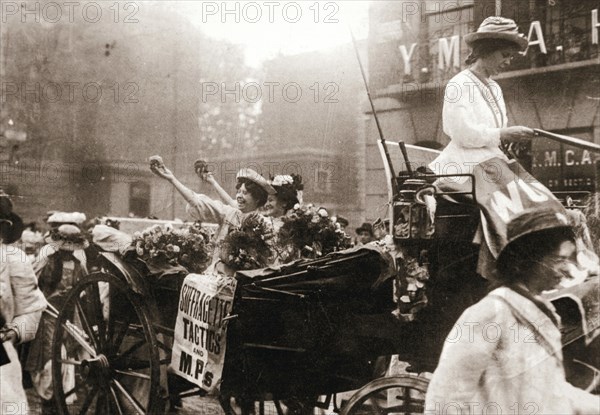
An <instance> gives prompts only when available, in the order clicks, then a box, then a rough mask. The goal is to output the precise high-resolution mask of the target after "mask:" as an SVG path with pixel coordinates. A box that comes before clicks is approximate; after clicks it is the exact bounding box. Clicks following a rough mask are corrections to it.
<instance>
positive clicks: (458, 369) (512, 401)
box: [425, 209, 600, 415]
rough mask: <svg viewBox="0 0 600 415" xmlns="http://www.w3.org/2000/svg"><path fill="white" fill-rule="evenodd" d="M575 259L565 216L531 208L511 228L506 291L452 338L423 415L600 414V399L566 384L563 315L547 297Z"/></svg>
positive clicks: (467, 318) (488, 300) (504, 266)
mask: <svg viewBox="0 0 600 415" xmlns="http://www.w3.org/2000/svg"><path fill="white" fill-rule="evenodd" d="M576 254H577V249H576V245H575V233H574V232H573V228H572V227H571V226H570V225H569V221H568V219H567V217H566V216H565V215H563V214H562V213H558V212H556V211H554V210H553V209H529V210H526V211H524V212H522V213H521V214H519V215H516V216H515V217H514V218H513V220H512V221H511V222H509V224H508V244H507V245H506V246H505V247H504V249H503V250H502V251H501V252H500V256H499V257H498V261H497V279H498V284H499V285H500V287H499V288H496V289H495V290H493V291H491V292H490V293H489V294H488V295H487V296H486V297H485V298H483V299H482V300H481V301H480V302H479V303H477V304H475V305H473V306H471V307H469V308H468V309H467V310H466V311H465V312H464V313H463V314H462V316H461V317H460V318H459V320H458V322H457V323H456V324H455V325H454V329H453V330H452V331H451V332H450V334H449V335H448V338H447V339H446V342H445V343H444V349H443V351H442V354H441V356H440V360H439V364H438V367H437V368H436V370H435V372H434V374H433V376H432V379H431V383H430V384H429V388H428V390H427V396H426V408H425V409H426V410H425V413H432V414H443V413H444V414H445V413H471V414H472V413H488V412H489V411H490V410H491V411H493V412H494V413H498V414H500V413H504V414H507V413H529V412H531V413H538V414H561V415H569V414H573V415H575V414H598V413H600V396H597V395H592V394H590V393H587V392H585V391H583V390H581V389H578V388H576V387H574V386H572V385H571V384H570V383H568V382H567V381H566V379H565V370H564V367H563V356H562V342H561V332H560V329H559V327H560V317H559V316H558V315H557V314H556V310H555V309H554V306H553V305H552V303H550V302H549V301H547V300H546V299H544V298H543V297H542V296H541V294H542V292H544V291H547V290H551V289H554V288H555V287H556V286H557V285H558V284H559V283H560V282H561V280H563V278H565V276H566V275H568V272H569V267H571V266H572V264H573V262H574V261H575V258H576ZM450 408H452V409H450ZM492 408H493V409H492Z"/></svg>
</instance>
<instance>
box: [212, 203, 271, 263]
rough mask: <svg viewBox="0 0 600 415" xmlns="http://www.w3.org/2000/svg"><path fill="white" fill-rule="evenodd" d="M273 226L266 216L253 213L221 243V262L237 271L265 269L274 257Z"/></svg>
mask: <svg viewBox="0 0 600 415" xmlns="http://www.w3.org/2000/svg"><path fill="white" fill-rule="evenodd" d="M272 238H273V226H272V224H271V222H269V221H267V220H266V219H265V217H264V216H262V215H260V214H258V213H253V214H250V215H248V216H246V217H245V218H244V220H243V221H242V224H241V226H240V227H239V228H233V229H232V230H231V231H230V232H229V234H228V235H227V236H226V237H225V239H223V242H222V243H221V260H222V261H223V262H224V263H225V264H227V265H228V266H230V267H231V268H233V269H235V270H249V269H258V268H264V267H266V266H267V265H269V263H270V261H271V258H272V257H273V251H272V250H271V245H270V244H271V240H272Z"/></svg>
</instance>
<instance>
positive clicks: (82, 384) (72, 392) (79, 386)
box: [65, 382, 85, 398]
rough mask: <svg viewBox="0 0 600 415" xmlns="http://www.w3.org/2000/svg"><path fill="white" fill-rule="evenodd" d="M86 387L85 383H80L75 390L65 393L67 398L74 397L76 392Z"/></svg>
mask: <svg viewBox="0 0 600 415" xmlns="http://www.w3.org/2000/svg"><path fill="white" fill-rule="evenodd" d="M84 385H85V383H83V382H80V383H79V384H77V385H76V386H75V387H74V388H73V389H71V390H69V391H67V392H66V393H65V398H68V397H69V396H71V395H73V394H74V393H75V392H77V391H78V390H79V389H81V387H82V386H84Z"/></svg>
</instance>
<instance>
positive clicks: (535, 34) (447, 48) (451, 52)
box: [399, 9, 600, 75]
mask: <svg viewBox="0 0 600 415" xmlns="http://www.w3.org/2000/svg"><path fill="white" fill-rule="evenodd" d="M589 19H591V25H590V33H589V36H590V40H591V44H592V45H598V38H599V33H598V30H599V29H600V22H599V21H598V9H593V10H591V11H590V16H589ZM527 40H528V42H529V45H528V47H527V50H526V51H525V55H526V54H527V52H528V51H529V50H531V48H539V51H540V53H542V54H547V53H548V47H547V46H546V39H545V37H544V32H543V30H542V24H541V22H540V21H539V20H534V21H532V22H531V23H530V24H529V30H528V35H527ZM460 45H461V40H460V36H459V35H454V36H450V37H442V38H439V39H438V40H437V52H438V53H437V65H436V66H437V69H439V70H441V71H446V70H449V69H452V68H460ZM555 47H557V46H555ZM558 47H559V48H560V47H561V46H558ZM399 49H400V56H401V57H402V61H403V63H404V74H405V75H410V74H411V73H412V70H413V68H412V63H413V61H415V60H416V59H417V57H418V56H419V54H420V52H418V51H417V49H418V46H417V43H412V44H409V45H406V44H402V45H400V46H399ZM413 58H414V59H413ZM434 65H435V63H434Z"/></svg>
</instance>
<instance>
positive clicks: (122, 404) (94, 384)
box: [52, 272, 164, 414]
mask: <svg viewBox="0 0 600 415" xmlns="http://www.w3.org/2000/svg"><path fill="white" fill-rule="evenodd" d="M98 283H106V287H107V288H106V289H107V290H108V292H110V293H111V294H110V296H111V298H112V295H113V293H115V295H116V296H117V297H118V298H119V299H121V298H125V299H126V300H127V303H126V304H125V306H129V307H130V309H131V310H130V311H131V315H133V317H131V316H129V317H128V318H124V317H120V316H116V315H115V314H116V313H117V311H115V310H114V309H115V308H123V307H124V306H123V305H122V304H118V302H117V301H115V304H118V306H113V305H112V304H110V299H109V300H108V301H107V303H108V304H109V305H108V306H106V305H105V304H103V303H102V302H100V303H98V302H97V301H96V303H94V301H93V300H91V301H90V299H89V298H87V299H85V296H86V295H88V296H90V295H89V294H90V293H94V292H95V293H98V292H99V291H100V288H99V284H98ZM98 295H99V294H98ZM136 295H137V294H135V293H133V292H132V291H130V290H129V289H128V287H127V285H126V284H124V283H123V282H122V281H121V280H120V279H118V278H117V277H115V276H114V275H112V274H107V273H101V272H100V273H95V274H91V275H89V276H88V277H86V278H85V279H83V280H82V281H80V282H79V283H77V284H76V285H75V286H74V287H73V288H72V290H71V291H70V292H69V294H68V295H67V297H66V300H65V302H64V304H63V308H62V309H61V311H60V313H59V315H58V318H57V320H56V322H55V323H56V327H55V333H54V338H53V341H52V359H53V363H52V377H53V384H54V385H56V387H54V400H55V404H56V406H57V409H58V412H59V413H60V414H70V413H72V412H71V411H76V413H90V411H92V412H93V411H94V409H93V408H94V407H95V408H96V409H95V412H96V413H98V411H100V412H102V413H104V412H107V411H108V413H116V414H121V413H129V412H135V413H155V412H157V410H156V409H157V408H161V407H162V406H164V399H163V397H162V396H161V393H160V386H161V385H160V376H161V370H160V365H161V361H160V357H159V352H158V349H159V347H158V345H157V343H158V340H157V337H156V333H155V331H154V329H153V326H152V320H151V319H150V316H149V311H148V309H147V308H146V307H145V306H144V304H143V302H142V301H141V299H140V298H138V297H136ZM90 297H93V295H92V296H90ZM82 298H83V300H82ZM86 301H87V302H86ZM82 304H83V307H81V306H82ZM90 304H95V306H96V307H94V306H93V305H92V306H90ZM98 305H99V308H98ZM87 306H90V308H89V310H91V311H89V310H88V309H86V307H87ZM104 307H106V308H107V309H108V310H107V311H105V309H104ZM82 310H84V311H82ZM85 310H87V312H88V315H87V316H86V317H90V315H91V314H93V313H96V314H95V316H96V317H99V318H98V319H97V320H94V318H91V317H90V318H88V321H86V322H85V323H84V322H83V320H85V318H81V317H80V320H82V321H80V322H79V324H77V322H76V321H70V319H69V315H72V316H75V315H78V313H82V312H83V314H80V316H81V315H85V313H86V311H85ZM72 319H74V318H72ZM74 320H75V319H74ZM136 323H137V324H136ZM111 324H112V327H113V329H114V330H113V331H111ZM130 325H131V326H135V329H132V330H130V328H129V326H130ZM119 328H120V330H119ZM122 331H124V332H125V334H123V333H121V332H122ZM109 333H110V334H111V335H109ZM132 333H133V334H132ZM121 334H122V336H121V338H120V339H118V338H117V336H118V335H121ZM136 338H137V339H139V340H140V341H141V342H142V343H143V345H144V346H143V347H144V349H142V348H141V347H139V349H140V350H139V352H140V353H141V354H142V355H141V356H142V357H140V358H137V357H136V356H135V350H134V351H133V352H131V355H132V356H127V357H125V358H123V355H124V354H125V353H126V352H127V351H128V347H129V344H126V345H125V346H123V344H124V343H125V341H129V342H131V341H132V340H131V339H136ZM113 341H118V342H121V343H120V344H119V345H117V346H116V347H115V345H114V344H113V343H112V342H113ZM69 345H71V346H72V348H71V350H69ZM120 347H121V349H120ZM61 348H62V349H65V351H64V353H65V354H68V353H69V352H71V353H72V354H73V355H75V356H68V355H67V356H66V358H63V357H62V355H61ZM132 348H133V347H132ZM75 350H79V351H80V352H81V353H80V355H79V356H76V354H77V353H76V352H75ZM86 352H87V355H85V353H86ZM90 352H93V353H90ZM130 362H133V363H131V364H134V365H136V364H137V365H138V367H137V368H136V367H135V366H133V369H132V366H128V364H129V363H130ZM70 366H72V367H73V368H74V373H75V375H74V376H73V384H72V385H71V386H72V387H71V386H68V385H63V384H62V371H63V370H69V369H68V368H69V367H70ZM131 379H133V380H131ZM136 382H137V383H136ZM131 385H134V386H131ZM135 385H142V387H141V389H139V390H136V386H135ZM72 395H74V398H75V399H76V400H77V402H76V403H75V406H73V405H70V404H69V403H68V402H67V400H68V399H69V400H71V399H72V398H71V396H72ZM140 401H141V402H140Z"/></svg>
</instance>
